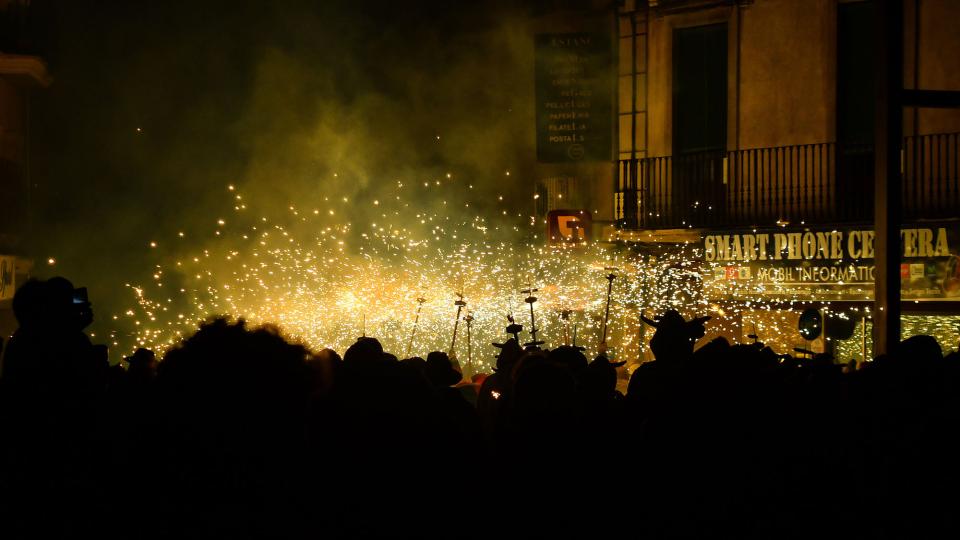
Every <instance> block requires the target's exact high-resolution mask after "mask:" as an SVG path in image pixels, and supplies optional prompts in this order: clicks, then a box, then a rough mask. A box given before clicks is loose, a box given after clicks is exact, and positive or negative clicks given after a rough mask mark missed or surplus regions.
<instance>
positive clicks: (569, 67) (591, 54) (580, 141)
mask: <svg viewBox="0 0 960 540" xmlns="http://www.w3.org/2000/svg"><path fill="white" fill-rule="evenodd" d="M535 45H536V51H535V55H536V58H535V61H534V64H535V68H534V69H535V76H536V96H537V161H539V162H540V163H565V162H577V161H610V159H612V157H611V156H612V153H611V141H612V136H611V130H612V127H611V126H612V121H613V120H612V118H613V113H612V109H611V107H612V103H613V97H612V95H613V89H612V86H611V81H612V75H611V70H612V57H613V55H612V54H611V44H610V37H609V36H608V35H606V34H602V33H571V34H537V36H536V37H535Z"/></svg>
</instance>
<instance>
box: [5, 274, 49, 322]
mask: <svg viewBox="0 0 960 540" xmlns="http://www.w3.org/2000/svg"><path fill="white" fill-rule="evenodd" d="M46 304H47V285H46V283H45V282H43V281H39V280H36V279H31V280H28V281H27V282H26V283H24V284H23V285H21V286H20V287H19V288H18V289H17V292H16V294H14V295H13V316H14V317H16V318H17V323H18V324H19V325H20V328H33V327H37V326H42V325H44V324H45V321H44V316H45V315H46V309H45V306H46Z"/></svg>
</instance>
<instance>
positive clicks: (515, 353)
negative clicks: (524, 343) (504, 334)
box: [493, 338, 523, 375]
mask: <svg viewBox="0 0 960 540" xmlns="http://www.w3.org/2000/svg"><path fill="white" fill-rule="evenodd" d="M493 346H494V347H498V348H499V349H500V354H498V355H497V367H496V368H495V369H494V371H496V372H497V373H504V374H507V375H509V374H510V373H511V372H512V371H513V368H514V367H515V366H516V365H517V360H519V359H520V357H521V356H523V349H522V348H520V344H519V343H517V340H516V339H515V338H510V339H508V340H507V341H505V342H504V343H494V344H493Z"/></svg>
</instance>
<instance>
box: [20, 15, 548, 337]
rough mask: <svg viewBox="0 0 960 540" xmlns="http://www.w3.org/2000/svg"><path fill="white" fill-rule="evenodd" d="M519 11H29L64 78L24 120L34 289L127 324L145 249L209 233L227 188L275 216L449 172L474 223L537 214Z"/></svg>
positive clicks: (40, 96)
mask: <svg viewBox="0 0 960 540" xmlns="http://www.w3.org/2000/svg"><path fill="white" fill-rule="evenodd" d="M509 4H511V3H509V2H503V3H497V2H484V3H482V4H480V3H472V2H444V1H434V2H355V1H354V2H300V1H284V2H235V1H231V2H221V1H205V2H140V1H84V2H57V3H48V2H34V6H33V10H34V11H33V14H32V17H33V19H32V22H31V26H30V29H31V34H30V41H31V47H32V49H33V50H34V51H36V52H37V53H39V54H40V55H41V56H43V57H44V58H45V60H46V61H47V62H48V66H49V69H50V73H51V75H52V77H53V81H54V82H53V84H52V85H51V86H50V87H49V88H48V89H45V90H39V91H37V92H36V94H35V98H34V101H33V111H32V114H33V133H32V137H33V145H34V146H33V149H32V150H33V154H34V160H33V165H32V166H33V170H32V175H33V180H34V183H35V184H36V185H37V187H36V188H35V194H34V197H35V210H34V220H35V223H36V227H35V231H36V238H35V239H34V245H35V246H36V248H35V250H34V255H35V257H36V259H37V262H38V268H37V269H36V270H37V271H36V272H35V273H36V274H38V275H39V276H41V277H45V276H47V275H52V274H63V275H66V276H68V277H69V278H71V279H72V280H73V281H74V282H75V284H77V285H86V286H88V287H90V296H91V300H92V301H93V302H94V306H95V309H97V310H98V314H101V315H102V314H105V313H109V312H112V311H114V310H116V309H120V308H121V307H122V306H123V305H125V304H126V303H129V300H130V299H129V291H128V290H127V289H125V288H124V287H123V283H125V282H131V281H136V280H139V279H143V277H144V276H145V275H148V274H149V273H150V272H151V271H152V269H151V266H150V265H149V264H146V263H145V261H144V257H143V255H144V254H145V250H146V249H147V245H148V243H149V242H150V241H151V240H152V239H155V238H167V237H170V236H172V235H175V234H176V231H180V230H185V229H186V230H196V229H202V228H204V227H207V228H209V225H210V224H211V222H212V220H214V219H216V216H217V215H218V213H222V212H223V209H224V208H225V207H226V206H228V204H229V202H230V201H229V199H228V198H227V197H226V196H225V186H227V185H228V184H234V185H237V186H239V187H242V188H243V189H244V192H245V193H246V194H247V195H248V197H252V198H254V199H255V200H256V201H257V203H258V204H259V205H261V206H262V207H263V206H275V207H277V208H282V207H283V206H284V205H286V204H287V203H288V202H289V201H291V200H303V199H309V198H311V197H316V196H318V195H319V194H326V193H335V194H337V195H340V194H344V195H346V194H349V195H350V196H351V197H354V198H355V200H363V199H364V198H371V197H376V196H377V193H378V190H379V189H380V186H381V184H384V183H387V182H388V181H387V179H393V178H411V179H417V178H421V177H424V178H425V177H428V176H430V175H433V174H438V173H441V172H442V171H450V170H452V171H455V172H456V174H457V175H458V176H460V177H469V178H471V181H472V182H473V183H475V184H476V185H477V187H478V190H477V192H476V195H475V198H476V204H477V205H478V206H479V207H481V208H482V207H483V204H484V201H487V200H489V199H492V198H495V196H494V192H495V193H497V194H506V199H507V204H508V205H509V204H510V201H511V200H515V201H516V206H517V207H519V206H520V205H526V204H527V202H528V197H529V193H530V192H531V187H530V184H531V183H532V182H531V181H529V177H530V171H529V170H528V168H529V167H530V165H529V164H530V162H531V156H533V148H532V147H533V119H532V103H531V102H532V86H533V80H532V76H533V75H532V69H531V65H532V53H533V50H532V37H531V35H532V34H529V33H528V30H527V28H526V27H525V24H526V21H527V18H526V15H527V14H526V13H524V12H522V11H516V10H514V9H513V8H511V7H510V6H509ZM438 135H439V136H440V139H437V136H438ZM507 169H512V170H513V171H514V175H513V176H512V177H511V178H510V180H509V182H504V177H503V171H504V170H507ZM333 173H338V176H337V177H336V178H334V177H333V176H332V174H333ZM525 178H526V179H527V181H526V182H524V180H523V179H525ZM524 207H525V206H524ZM344 210H346V211H350V210H351V209H344ZM355 211H356V212H360V211H361V210H355ZM184 242H186V245H189V243H190V242H191V240H190V238H187V239H186V240H185V241H184ZM189 247H191V248H195V247H197V246H189ZM48 257H55V258H56V261H57V262H56V264H55V265H54V266H53V267H50V266H48V265H47V264H46V260H47V258H48ZM103 320H104V318H103V317H100V321H103ZM94 328H97V327H96V326H95V327H94Z"/></svg>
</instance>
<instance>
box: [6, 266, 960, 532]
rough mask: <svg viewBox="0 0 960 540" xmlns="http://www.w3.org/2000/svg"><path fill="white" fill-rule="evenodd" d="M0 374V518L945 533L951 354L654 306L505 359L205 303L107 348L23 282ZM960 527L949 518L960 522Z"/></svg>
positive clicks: (63, 297)
mask: <svg viewBox="0 0 960 540" xmlns="http://www.w3.org/2000/svg"><path fill="white" fill-rule="evenodd" d="M13 308H14V312H15V315H16V318H17V321H18V323H19V328H18V330H17V331H16V332H15V333H14V335H13V336H12V337H11V338H10V339H9V340H8V341H7V343H6V344H5V347H4V355H3V371H2V377H0V538H11V539H13V538H63V537H70V538H81V537H82V538H114V537H116V538H182V537H204V538H231V539H237V538H250V537H260V538H357V537H380V538H476V537H487V538H489V537H494V538H510V537H519V538H551V537H578V538H608V537H613V536H615V535H616V536H625V537H630V538H721V537H722V538H728V537H736V538H767V539H778V538H819V537H843V538H847V539H852V538H884V539H885V538H945V537H951V536H950V535H951V534H953V535H955V534H956V533H957V532H960V526H958V516H960V511H958V510H960V508H958V505H957V503H958V501H960V497H958V494H957V492H958V490H960V482H958V480H960V435H958V430H960V358H958V355H957V354H956V353H951V354H949V355H947V356H944V355H943V353H942V350H941V347H940V345H939V344H938V343H937V342H936V340H934V339H933V338H931V337H928V336H917V337H912V338H910V339H907V340H906V341H904V342H902V343H901V344H900V346H899V347H898V348H897V349H896V350H895V352H894V353H893V354H890V355H887V356H881V357H878V358H876V359H874V360H873V361H871V362H865V363H863V365H862V366H861V367H860V368H859V369H850V368H849V366H843V365H839V364H837V363H835V362H834V361H833V360H832V359H831V358H829V357H827V356H824V355H819V356H815V357H814V358H810V359H796V358H792V357H790V356H786V355H780V354H776V353H775V352H773V351H772V350H770V349H769V348H766V347H764V346H763V344H761V343H757V344H730V343H728V342H727V341H726V340H724V339H722V338H719V339H716V340H713V341H710V342H708V343H707V344H705V345H703V346H701V347H699V348H698V349H696V350H694V344H695V342H696V341H697V340H698V339H699V338H701V337H703V336H704V329H705V324H708V323H707V322H706V321H705V320H704V319H692V320H685V319H684V318H683V317H682V316H681V315H680V314H678V313H677V312H673V311H671V312H667V313H664V314H662V315H661V316H660V317H657V318H656V320H655V321H653V322H652V324H654V325H655V326H656V332H655V334H654V335H653V338H652V339H651V340H650V343H649V345H650V348H651V350H652V352H653V355H654V356H655V361H651V362H646V363H644V364H641V365H640V367H638V368H637V369H636V370H635V371H634V372H633V373H632V376H631V377H630V380H629V386H628V389H627V392H626V393H625V394H623V393H621V392H619V391H618V390H617V379H618V370H619V371H620V372H622V367H621V364H620V363H615V362H611V361H610V360H608V359H607V358H606V357H605V356H603V355H601V356H598V357H597V358H594V359H588V358H587V357H585V356H584V354H583V352H582V349H581V348H578V347H573V346H559V347H556V348H554V349H552V350H539V349H536V348H530V349H528V350H524V349H523V348H522V347H521V345H519V344H518V343H517V340H516V339H515V338H511V339H508V340H506V341H505V342H504V343H502V344H499V345H498V347H499V350H498V351H497V352H498V356H497V361H496V368H495V370H494V372H493V373H491V374H486V375H485V374H471V375H472V376H471V377H466V376H464V374H463V372H462V371H461V370H460V366H459V364H458V362H457V360H456V358H451V357H450V356H449V355H448V354H446V353H443V352H431V353H430V354H429V355H427V357H426V359H423V358H418V357H417V358H403V359H400V358H398V357H396V356H394V355H393V354H391V353H390V352H388V351H384V350H383V348H382V346H381V344H380V343H379V342H378V341H377V340H376V339H374V338H370V337H364V338H360V339H358V340H357V341H356V343H354V344H353V345H351V346H350V347H349V348H348V349H347V350H346V351H343V354H342V357H341V355H340V354H338V353H337V352H335V351H332V350H323V351H320V352H313V351H310V350H308V349H307V348H305V347H304V346H302V345H299V344H296V343H292V342H290V341H288V340H287V339H285V338H284V337H283V336H282V335H281V334H280V333H279V332H278V331H277V330H275V329H273V328H270V327H263V328H249V327H247V326H246V325H245V324H244V323H243V322H242V321H238V322H231V321H228V320H224V319H216V320H211V321H210V322H208V323H206V324H204V325H202V327H201V328H200V329H199V330H198V331H197V332H196V333H195V334H193V335H192V336H190V337H188V338H186V339H184V340H183V342H182V343H180V344H178V345H176V346H174V347H173V348H172V349H170V350H169V351H168V352H167V353H166V354H165V355H164V357H163V358H162V359H160V358H156V357H155V356H154V354H153V353H152V352H151V351H149V350H146V349H140V350H138V351H137V352H136V353H135V354H133V355H132V356H130V357H128V358H127V359H126V360H125V361H124V362H123V363H122V365H114V366H110V365H109V364H108V361H107V351H106V349H105V348H104V347H102V346H97V345H93V344H92V343H91V341H90V340H89V339H88V337H87V336H86V335H85V334H84V328H85V327H86V326H88V325H89V323H90V321H91V320H92V311H91V308H90V304H89V302H87V301H86V298H85V295H78V294H77V289H74V287H73V285H72V284H71V283H70V282H69V281H67V280H65V279H63V278H53V279H50V280H47V281H37V280H33V281H29V282H27V283H25V284H24V285H23V286H22V287H21V288H20V289H19V290H18V291H17V293H16V296H15V298H14V304H13ZM952 537H954V538H956V537H958V536H952Z"/></svg>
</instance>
